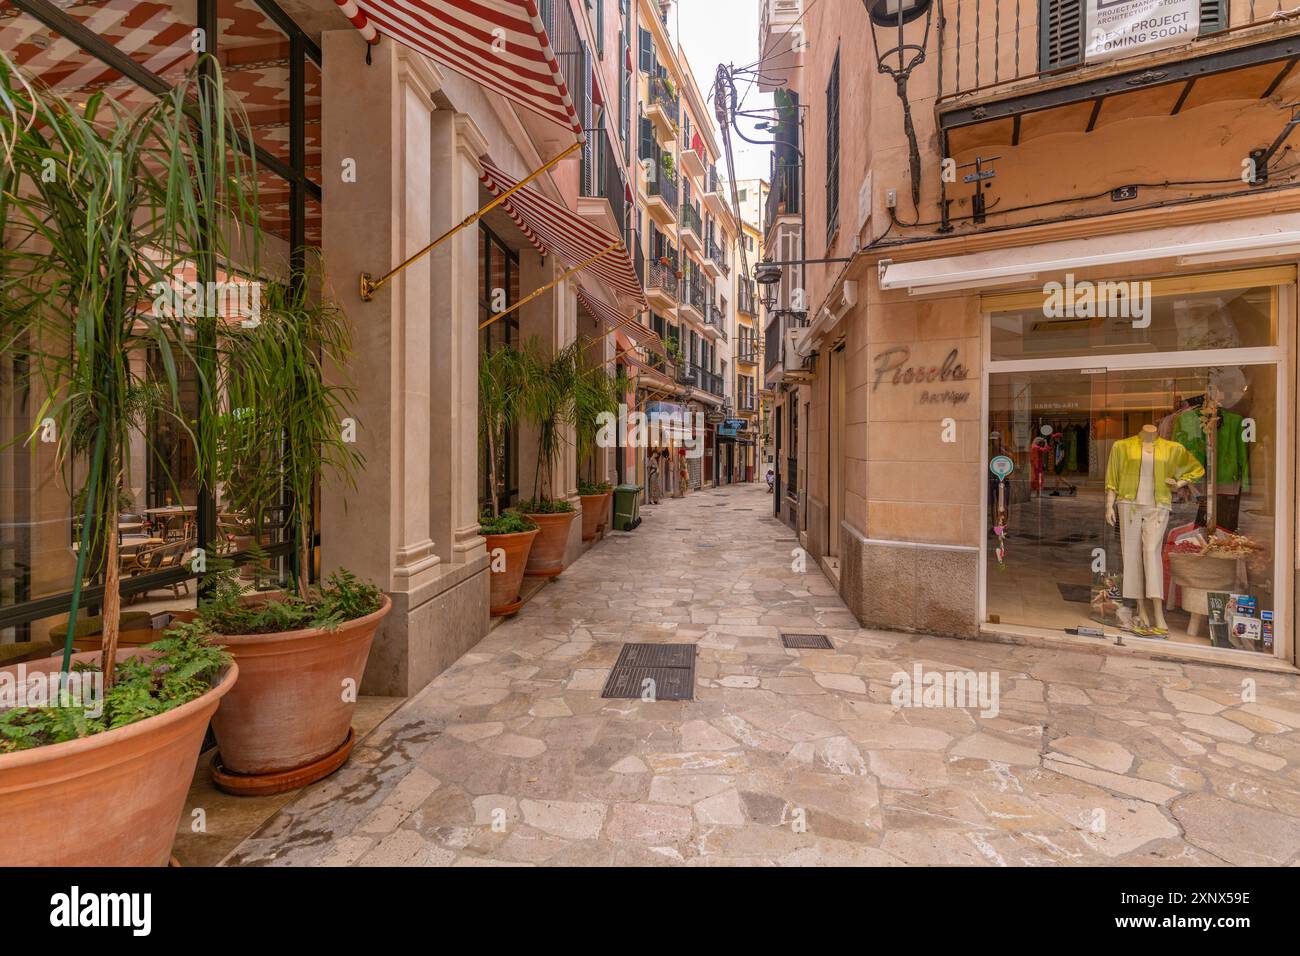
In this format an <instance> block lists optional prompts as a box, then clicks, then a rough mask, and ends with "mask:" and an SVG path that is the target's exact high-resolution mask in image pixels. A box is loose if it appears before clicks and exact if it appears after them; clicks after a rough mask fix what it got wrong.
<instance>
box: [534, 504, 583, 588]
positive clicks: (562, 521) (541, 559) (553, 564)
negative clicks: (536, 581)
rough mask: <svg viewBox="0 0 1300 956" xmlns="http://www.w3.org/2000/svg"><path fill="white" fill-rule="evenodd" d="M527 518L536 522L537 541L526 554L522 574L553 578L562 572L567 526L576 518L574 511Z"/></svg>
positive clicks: (576, 514) (567, 542)
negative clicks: (526, 560)
mask: <svg viewBox="0 0 1300 956" xmlns="http://www.w3.org/2000/svg"><path fill="white" fill-rule="evenodd" d="M528 517H530V518H532V519H533V520H534V521H536V522H537V526H538V531H537V540H536V541H534V542H533V549H532V551H530V552H529V553H528V565H527V567H526V568H525V569H524V574H527V575H528V576H529V577H539V578H553V577H555V576H556V575H558V574H559V573H560V572H561V571H563V570H564V551H565V548H566V547H567V546H568V544H569V526H570V525H571V524H573V519H574V518H576V517H578V513H577V512H576V511H562V512H560V513H559V514H553V515H535V514H530V515H529V516H528Z"/></svg>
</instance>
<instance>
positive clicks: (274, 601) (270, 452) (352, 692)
mask: <svg viewBox="0 0 1300 956" xmlns="http://www.w3.org/2000/svg"><path fill="white" fill-rule="evenodd" d="M315 275H317V272H316V271H315V270H313V272H312V275H311V276H304V277H303V278H302V280H301V281H298V282H293V283H288V284H271V285H268V287H267V289H266V292H265V293H264V295H263V304H262V310H261V317H260V321H259V322H258V323H257V324H256V325H255V327H253V328H251V329H248V330H246V331H245V332H244V333H243V336H244V342H243V345H242V349H241V359H242V364H241V366H240V368H239V370H238V373H237V374H234V375H232V377H231V381H230V384H229V387H228V393H229V405H230V408H231V409H232V410H233V412H234V414H232V415H230V416H229V421H228V425H227V428H225V429H224V430H223V435H222V441H221V443H220V445H219V450H220V454H219V455H218V474H219V476H220V478H221V479H222V480H223V482H224V483H226V484H227V485H230V484H233V483H234V482H235V481H237V480H238V481H243V482H247V483H249V486H250V487H251V488H252V489H254V490H255V491H258V492H259V493H260V494H261V495H264V496H271V495H274V494H276V489H278V488H280V487H283V489H284V491H285V492H286V493H287V497H288V503H287V508H286V509H285V511H286V515H287V522H286V531H287V533H288V537H289V540H290V541H292V542H293V551H294V555H295V559H294V565H295V567H294V574H293V578H294V581H295V583H294V586H293V587H292V588H291V589H290V590H289V591H287V592H270V593H268V592H259V591H255V590H254V591H250V590H249V589H248V587H247V585H245V584H244V583H243V582H242V581H241V580H240V579H239V577H238V575H237V573H236V569H235V568H234V567H233V566H229V565H226V564H223V563H220V562H218V563H213V564H212V566H213V568H214V570H213V573H212V574H210V575H209V576H208V578H207V579H206V580H205V585H206V587H205V590H206V591H207V592H208V594H209V596H208V597H207V598H206V599H205V600H202V601H200V603H199V620H201V621H202V622H204V623H205V624H206V626H207V627H208V628H209V629H210V630H211V631H212V632H213V633H214V635H215V640H217V641H218V642H219V643H220V644H221V645H222V646H224V647H225V648H226V650H227V651H229V652H230V653H231V654H232V655H233V656H234V659H235V661H236V662H237V663H238V664H239V667H240V674H241V681H240V684H239V686H238V687H237V688H236V689H235V691H234V692H232V693H231V694H229V695H228V696H227V697H226V699H225V700H223V701H222V706H221V708H220V709H219V710H218V711H217V714H216V717H215V718H214V719H213V724H212V727H213V731H214V733H215V734H216V737H217V744H218V747H219V753H218V754H217V756H216V757H215V758H214V761H213V778H214V780H215V781H216V783H217V785H218V786H220V787H221V788H222V789H224V790H227V791H228V792H231V793H240V794H267V793H277V792H280V791H283V790H289V789H293V788H296V787H300V786H303V785H305V784H307V783H311V782H312V781H314V780H318V779H320V778H321V777H324V776H326V775H327V774H330V773H332V772H333V771H334V770H336V769H338V767H340V766H342V764H343V763H344V761H346V760H347V756H348V754H349V753H350V752H351V749H352V745H353V742H354V734H353V733H352V728H351V724H352V714H353V712H354V710H355V709H356V700H357V693H358V688H359V687H360V684H361V678H362V674H363V673H364V671H365V667H366V660H367V659H368V657H369V654H370V647H371V644H372V642H373V640H374V636H375V631H376V630H377V629H378V627H379V625H380V623H381V622H382V620H383V618H384V617H385V616H386V615H387V614H388V612H389V610H390V609H391V607H392V602H391V600H390V599H389V598H388V596H387V595H385V594H384V593H383V592H382V591H380V590H379V588H377V587H375V586H374V585H372V584H367V583H364V582H361V581H358V580H357V579H356V578H355V577H354V576H353V575H352V574H350V573H349V572H348V571H346V570H342V569H341V570H338V571H336V572H335V573H333V574H332V575H330V576H329V578H328V580H326V581H325V582H324V583H323V584H321V585H320V586H317V587H312V586H311V585H310V583H309V581H310V570H311V567H312V547H311V504H312V499H313V494H314V490H315V485H316V480H317V477H318V475H319V473H320V472H321V471H323V470H326V469H328V470H330V471H332V472H333V473H334V474H335V475H337V476H338V477H339V478H340V479H342V480H343V481H344V482H345V483H347V484H351V485H354V483H355V478H356V474H357V472H358V470H359V469H360V467H361V465H362V464H363V460H362V457H361V455H360V453H359V452H358V450H357V448H356V446H355V444H354V443H353V442H352V440H351V434H350V432H351V429H350V427H349V425H348V419H349V415H348V411H347V403H348V402H350V401H351V400H352V398H353V394H354V393H353V389H352V388H351V386H349V385H334V384H329V383H328V382H327V381H326V380H325V374H324V370H325V366H326V364H329V365H332V366H334V367H336V368H339V369H342V368H346V367H347V363H348V359H349V357H350V355H351V351H352V344H351V333H350V327H349V325H348V320H347V318H346V316H345V315H344V314H343V313H342V311H341V310H340V309H339V308H338V307H337V306H336V305H335V304H333V303H332V302H331V301H330V300H329V299H328V298H327V297H326V296H325V294H324V292H323V291H318V290H323V288H324V285H323V283H319V282H313V281H308V279H310V278H312V277H314V276H315ZM258 510H259V511H260V510H263V509H258ZM265 510H269V508H267V509H265ZM254 551H255V553H254V555H253V557H254V560H255V561H257V562H258V563H259V564H260V563H261V561H262V558H263V555H261V554H260V553H259V552H260V547H257V548H255V549H254ZM210 563H211V562H210Z"/></svg>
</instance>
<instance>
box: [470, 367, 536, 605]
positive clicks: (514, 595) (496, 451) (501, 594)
mask: <svg viewBox="0 0 1300 956" xmlns="http://www.w3.org/2000/svg"><path fill="white" fill-rule="evenodd" d="M525 368H526V365H525V359H524V356H523V355H522V354H521V353H520V352H519V351H517V350H516V349H514V348H513V347H511V346H509V345H507V346H503V347H501V348H498V349H495V350H493V351H489V352H484V353H483V354H482V355H481V356H480V357H479V366H478V403H479V437H480V439H481V441H482V444H483V451H484V453H485V455H486V456H487V463H488V487H489V488H490V489H491V493H490V494H489V498H490V501H489V502H488V505H487V507H486V508H484V509H483V513H482V514H481V515H480V516H479V529H478V530H479V534H481V535H483V537H484V538H485V539H486V542H487V550H488V558H489V562H490V563H489V568H490V571H491V577H490V578H489V582H490V584H489V601H488V606H489V608H490V610H491V613H492V615H493V616H494V617H503V616H506V615H510V614H514V613H515V612H516V611H518V610H519V608H520V607H521V606H522V605H523V600H522V599H521V597H520V593H519V589H520V587H521V586H522V585H523V580H524V568H525V566H526V565H527V564H528V555H529V553H530V552H531V551H532V548H533V540H534V539H535V538H536V537H537V531H538V526H537V522H536V521H533V520H532V519H531V518H529V517H527V516H526V515H523V514H520V513H519V512H518V511H515V510H513V509H507V510H506V511H504V512H503V511H502V510H501V494H502V490H503V489H502V486H503V482H502V479H501V475H500V471H501V468H502V465H503V463H504V462H503V454H504V449H505V446H506V441H507V438H508V436H509V435H510V432H511V430H512V429H513V428H514V426H515V424H516V421H517V419H518V412H519V399H520V393H521V390H522V387H523V380H524V375H525Z"/></svg>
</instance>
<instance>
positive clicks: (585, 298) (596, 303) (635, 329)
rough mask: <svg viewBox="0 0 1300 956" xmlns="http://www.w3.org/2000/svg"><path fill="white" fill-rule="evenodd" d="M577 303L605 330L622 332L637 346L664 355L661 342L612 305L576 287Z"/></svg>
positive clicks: (651, 332) (657, 337)
mask: <svg viewBox="0 0 1300 956" xmlns="http://www.w3.org/2000/svg"><path fill="white" fill-rule="evenodd" d="M578 301H579V302H581V303H582V305H583V307H584V308H586V310H587V311H588V312H590V313H591V315H592V317H593V318H595V319H596V320H597V321H598V322H601V323H602V324H604V325H605V326H606V327H607V328H611V329H617V330H618V331H620V332H623V333H625V334H626V335H627V337H628V338H630V339H631V340H632V341H633V342H635V343H636V344H637V345H638V346H640V347H641V348H643V349H646V350H647V351H650V352H655V353H657V354H659V355H663V354H664V343H663V340H662V339H660V338H659V336H658V335H656V334H655V332H654V330H653V329H648V328H646V327H645V326H644V325H642V324H641V323H640V322H638V321H636V319H634V318H631V319H630V318H628V317H627V316H625V315H623V313H622V312H620V311H619V310H618V309H616V308H614V307H613V306H612V305H607V304H606V303H604V302H602V301H601V300H600V299H598V298H596V296H594V295H592V294H591V293H590V292H588V291H587V290H586V289H584V288H582V287H581V286H579V287H578Z"/></svg>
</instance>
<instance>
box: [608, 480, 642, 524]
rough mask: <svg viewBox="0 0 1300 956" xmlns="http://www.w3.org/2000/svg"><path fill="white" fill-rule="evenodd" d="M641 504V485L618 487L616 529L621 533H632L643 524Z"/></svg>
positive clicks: (615, 514) (615, 505) (615, 513)
mask: <svg viewBox="0 0 1300 956" xmlns="http://www.w3.org/2000/svg"><path fill="white" fill-rule="evenodd" d="M640 504H641V486H640V485H618V486H617V487H615V488H614V527H615V528H617V529H618V530H619V531H631V530H632V529H633V528H635V527H636V526H637V525H639V524H640V523H641V515H640V514H639V511H640Z"/></svg>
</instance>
